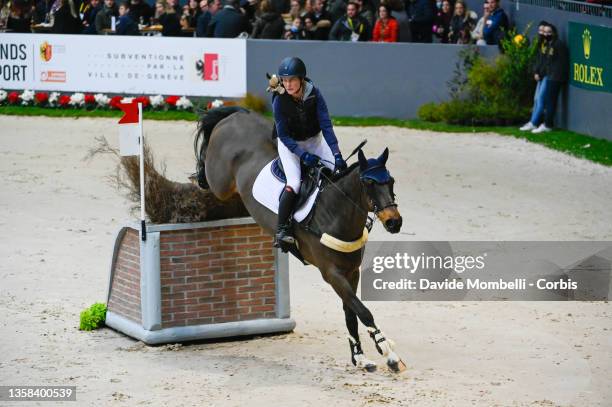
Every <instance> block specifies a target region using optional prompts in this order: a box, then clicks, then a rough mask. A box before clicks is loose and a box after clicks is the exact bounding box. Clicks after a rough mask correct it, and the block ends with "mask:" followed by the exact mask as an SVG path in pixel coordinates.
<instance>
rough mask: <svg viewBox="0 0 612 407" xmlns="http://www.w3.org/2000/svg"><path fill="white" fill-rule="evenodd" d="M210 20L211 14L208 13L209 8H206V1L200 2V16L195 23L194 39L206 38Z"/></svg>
mask: <svg viewBox="0 0 612 407" xmlns="http://www.w3.org/2000/svg"><path fill="white" fill-rule="evenodd" d="M211 5H212V3H211ZM211 18H212V13H211V12H210V7H209V6H208V0H201V1H200V15H199V16H198V19H197V21H196V37H206V31H207V29H208V23H209V22H210V19H211Z"/></svg>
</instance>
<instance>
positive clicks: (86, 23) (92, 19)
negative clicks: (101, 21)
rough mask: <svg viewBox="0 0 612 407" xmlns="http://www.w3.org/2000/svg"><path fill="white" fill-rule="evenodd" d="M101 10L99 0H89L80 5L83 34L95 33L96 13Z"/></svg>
mask: <svg viewBox="0 0 612 407" xmlns="http://www.w3.org/2000/svg"><path fill="white" fill-rule="evenodd" d="M100 10H102V3H101V2H100V0H90V2H89V3H87V4H85V5H84V6H82V13H83V21H82V24H83V34H96V15H97V14H98V12H99V11H100Z"/></svg>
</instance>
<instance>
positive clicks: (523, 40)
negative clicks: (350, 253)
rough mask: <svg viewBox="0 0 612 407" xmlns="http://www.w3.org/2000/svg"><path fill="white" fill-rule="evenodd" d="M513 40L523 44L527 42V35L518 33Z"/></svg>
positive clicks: (517, 43)
mask: <svg viewBox="0 0 612 407" xmlns="http://www.w3.org/2000/svg"><path fill="white" fill-rule="evenodd" d="M512 41H514V43H515V44H516V45H519V46H521V45H523V43H524V42H525V37H523V36H522V35H521V34H517V35H515V36H514V38H513V39H512Z"/></svg>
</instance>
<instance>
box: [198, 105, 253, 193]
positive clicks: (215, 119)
mask: <svg viewBox="0 0 612 407" xmlns="http://www.w3.org/2000/svg"><path fill="white" fill-rule="evenodd" d="M236 112H248V110H247V109H245V108H243V107H240V106H227V107H217V108H215V109H211V110H208V111H206V112H204V114H202V115H201V116H200V119H199V121H198V129H197V132H196V136H195V140H194V142H193V149H194V152H195V156H196V161H197V166H196V173H195V174H194V175H195V176H196V178H197V180H198V185H200V187H202V188H205V189H208V188H209V185H208V181H207V180H206V172H205V169H204V163H205V162H206V149H207V148H208V142H209V141H210V136H211V135H212V132H213V129H214V128H215V126H216V125H217V124H218V123H219V122H220V121H221V120H223V119H225V118H226V117H228V116H230V115H232V114H234V113H236Z"/></svg>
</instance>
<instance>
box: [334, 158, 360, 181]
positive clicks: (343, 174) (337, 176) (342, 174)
mask: <svg viewBox="0 0 612 407" xmlns="http://www.w3.org/2000/svg"><path fill="white" fill-rule="evenodd" d="M357 167H359V161H355V162H354V163H352V164H351V165H350V166H349V167H348V168H347V169H346V170H344V171H342V172H338V173H334V174H333V175H332V176H331V177H330V178H329V179H330V181H331V182H334V183H335V182H338V181H339V180H341V179H342V178H344V177H346V176H347V175H349V174H350V173H351V172H353V170H354V169H355V168H357Z"/></svg>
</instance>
